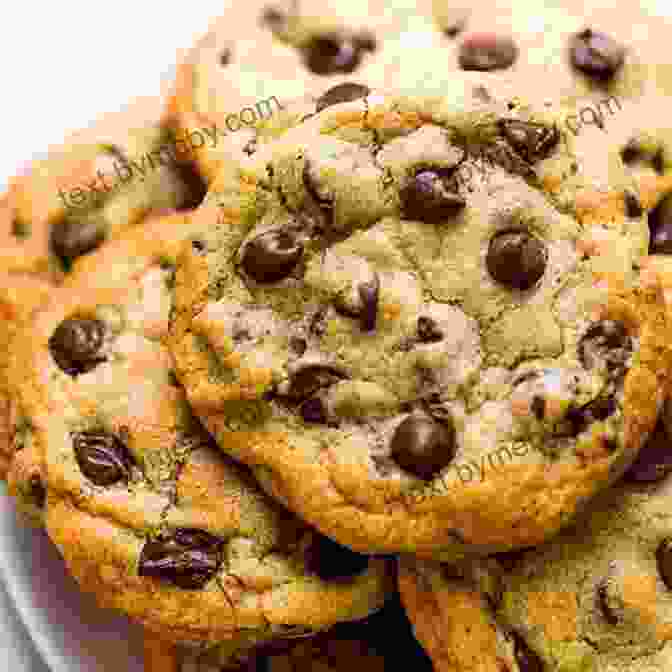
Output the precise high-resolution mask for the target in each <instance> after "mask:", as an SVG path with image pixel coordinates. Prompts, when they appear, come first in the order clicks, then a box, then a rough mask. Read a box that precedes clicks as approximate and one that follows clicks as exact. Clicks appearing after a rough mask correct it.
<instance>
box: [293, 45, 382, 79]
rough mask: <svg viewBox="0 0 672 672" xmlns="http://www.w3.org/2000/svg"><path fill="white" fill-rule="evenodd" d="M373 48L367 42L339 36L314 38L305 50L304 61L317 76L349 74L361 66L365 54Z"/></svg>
mask: <svg viewBox="0 0 672 672" xmlns="http://www.w3.org/2000/svg"><path fill="white" fill-rule="evenodd" d="M371 46H372V45H371V42H367V41H366V40H364V41H360V40H358V39H352V38H348V37H341V36H339V35H325V36H323V37H314V38H313V39H312V40H310V42H308V44H306V46H305V47H304V49H303V60H304V63H305V65H306V67H307V68H308V69H309V70H310V71H311V72H314V73H315V74H316V75H337V74H348V73H351V72H353V71H354V70H355V69H356V68H357V67H358V66H359V64H360V63H361V60H362V55H363V52H364V51H370V50H371V49H370V47H371ZM373 46H374V47H375V45H373Z"/></svg>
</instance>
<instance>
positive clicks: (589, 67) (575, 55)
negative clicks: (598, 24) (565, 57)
mask: <svg viewBox="0 0 672 672" xmlns="http://www.w3.org/2000/svg"><path fill="white" fill-rule="evenodd" d="M570 60H571V63H572V65H573V66H574V67H575V68H576V69H577V70H579V71H580V72H583V73H584V74H586V75H588V76H590V77H594V78H595V79H599V80H609V79H611V78H612V77H613V76H614V75H615V74H616V73H617V72H618V71H619V70H620V69H621V67H622V66H623V63H624V62H625V48H624V47H623V46H622V45H621V44H619V43H618V42H616V40H614V39H613V38H612V37H610V36H609V35H606V34H605V33H600V32H598V31H595V30H592V29H590V28H586V29H585V30H583V31H581V32H580V33H578V34H577V35H575V36H574V37H573V38H572V40H571V42H570Z"/></svg>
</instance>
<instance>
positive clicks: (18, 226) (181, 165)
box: [0, 97, 204, 276]
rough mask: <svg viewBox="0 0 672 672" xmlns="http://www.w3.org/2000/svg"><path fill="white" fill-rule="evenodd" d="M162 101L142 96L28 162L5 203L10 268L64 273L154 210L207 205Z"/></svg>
mask: <svg viewBox="0 0 672 672" xmlns="http://www.w3.org/2000/svg"><path fill="white" fill-rule="evenodd" d="M161 104H162V101H161V100H160V99H159V98H158V97H157V98H143V99H138V100H136V101H134V102H133V103H132V104H129V105H128V106H127V107H126V108H125V109H123V110H122V111H119V112H115V113H114V114H108V115H105V116H104V117H102V118H101V119H99V120H98V121H96V122H95V123H94V124H93V125H92V126H91V127H89V128H87V129H83V130H82V131H79V132H78V133H76V134H74V135H73V136H71V137H70V138H69V139H68V140H67V142H66V143H64V144H63V145H62V146H60V147H57V148H53V149H51V150H50V151H49V153H47V154H45V155H44V156H43V157H41V158H36V159H34V160H32V161H30V162H28V163H26V164H25V167H24V168H23V170H22V172H21V174H19V175H17V176H16V177H14V178H12V179H11V180H10V184H9V188H8V191H7V194H6V197H5V198H6V201H5V202H4V204H3V207H4V208H7V209H8V210H9V213H8V215H7V216H3V218H2V230H1V231H0V256H1V257H2V259H3V268H4V269H5V270H21V271H28V272H31V273H50V274H55V275H56V276H58V275H59V274H62V273H63V271H68V270H69V269H70V267H71V265H72V262H73V261H74V260H75V259H76V258H77V257H79V256H81V255H82V254H86V253H87V252H90V251H91V250H93V249H95V248H96V247H98V246H99V245H100V244H101V243H102V242H103V241H104V240H105V239H106V238H108V237H110V236H113V235H114V234H116V233H118V232H119V231H121V230H123V229H124V228H126V227H128V226H129V225H132V224H135V223H137V222H139V221H140V220H141V219H142V218H143V217H144V216H145V215H147V214H148V213H149V212H150V211H159V210H162V209H172V208H192V207H195V206H196V205H197V204H198V203H199V202H200V200H201V198H202V196H203V194H204V192H203V185H202V183H201V181H200V179H199V178H197V177H196V176H195V174H194V173H193V171H191V170H190V169H188V168H187V164H186V161H185V157H184V156H183V155H181V154H180V149H181V147H180V146H178V145H177V143H176V142H175V140H174V137H173V136H172V135H171V134H170V132H169V131H168V130H167V128H166V127H165V126H164V125H163V121H162V119H161V115H162V109H161Z"/></svg>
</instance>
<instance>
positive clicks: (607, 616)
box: [595, 579, 619, 625]
mask: <svg viewBox="0 0 672 672" xmlns="http://www.w3.org/2000/svg"><path fill="white" fill-rule="evenodd" d="M595 596H596V601H597V606H598V608H599V610H600V613H601V614H602V615H603V616H604V620H605V621H607V623H609V625H618V620H619V619H618V615H617V614H616V613H614V611H613V609H612V608H611V605H610V604H609V586H608V584H607V580H606V579H605V580H604V581H602V582H601V583H600V584H599V585H598V586H597V590H596V591H595Z"/></svg>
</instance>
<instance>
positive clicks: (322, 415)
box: [300, 397, 327, 425]
mask: <svg viewBox="0 0 672 672" xmlns="http://www.w3.org/2000/svg"><path fill="white" fill-rule="evenodd" d="M300 412H301V417H302V418H303V421H304V422H309V423H315V424H320V425H325V424H326V423H327V411H326V409H325V408H324V404H323V403H322V400H321V399H320V398H319V397H313V398H312V399H308V400H306V401H304V402H303V403H302V404H301V410H300Z"/></svg>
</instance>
